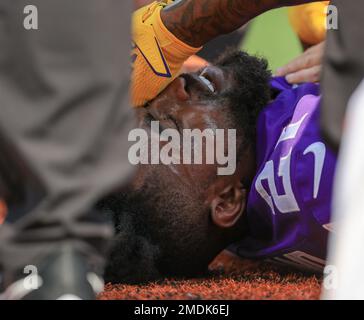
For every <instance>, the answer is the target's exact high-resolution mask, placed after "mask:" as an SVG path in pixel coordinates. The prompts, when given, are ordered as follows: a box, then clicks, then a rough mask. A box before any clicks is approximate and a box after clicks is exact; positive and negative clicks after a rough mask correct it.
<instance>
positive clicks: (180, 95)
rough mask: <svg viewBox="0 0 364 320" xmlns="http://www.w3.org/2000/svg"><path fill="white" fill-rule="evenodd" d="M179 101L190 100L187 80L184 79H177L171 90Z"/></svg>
mask: <svg viewBox="0 0 364 320" xmlns="http://www.w3.org/2000/svg"><path fill="white" fill-rule="evenodd" d="M169 89H170V90H171V91H172V93H173V95H174V96H175V97H176V99H177V100H179V101H181V102H184V101H187V100H188V99H189V98H190V94H189V93H188V91H187V88H186V80H185V79H184V78H183V77H178V78H176V79H175V80H174V81H173V82H172V83H171V85H170V88H169Z"/></svg>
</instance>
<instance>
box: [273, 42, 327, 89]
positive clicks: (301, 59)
mask: <svg viewBox="0 0 364 320" xmlns="http://www.w3.org/2000/svg"><path fill="white" fill-rule="evenodd" d="M324 49H325V41H323V42H321V43H319V44H317V45H315V46H313V47H311V48H309V49H307V50H306V51H305V52H304V53H303V54H301V55H300V56H298V57H297V58H296V59H294V60H293V61H291V62H289V63H288V64H286V65H285V66H284V67H282V68H279V69H278V70H277V71H276V74H275V75H276V76H279V77H283V76H285V77H286V80H287V82H289V83H292V84H293V83H303V82H319V81H320V77H321V70H322V59H323V56H324Z"/></svg>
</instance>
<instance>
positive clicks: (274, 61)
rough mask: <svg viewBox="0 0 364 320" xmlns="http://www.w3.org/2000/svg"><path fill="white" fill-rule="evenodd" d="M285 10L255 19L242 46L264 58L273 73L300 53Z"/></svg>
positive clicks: (271, 12) (275, 11)
mask: <svg viewBox="0 0 364 320" xmlns="http://www.w3.org/2000/svg"><path fill="white" fill-rule="evenodd" d="M287 10H288V9H287V8H281V9H276V10H272V11H270V12H267V13H265V14H263V15H261V16H259V17H257V18H256V19H255V20H254V21H253V22H252V23H251V24H250V28H249V31H248V34H247V36H246V38H245V40H244V43H243V45H242V48H243V49H244V50H245V51H247V52H249V53H251V54H258V55H260V56H264V57H266V58H267V59H268V61H269V66H270V68H271V69H272V71H273V72H274V71H275V70H276V69H277V68H278V67H280V66H282V65H284V64H286V63H287V62H289V61H290V60H292V58H294V57H296V56H297V55H299V54H300V53H301V52H302V48H301V45H300V43H299V40H298V38H297V36H296V34H295V33H294V32H293V30H292V28H291V26H290V24H289V21H288V15H287Z"/></svg>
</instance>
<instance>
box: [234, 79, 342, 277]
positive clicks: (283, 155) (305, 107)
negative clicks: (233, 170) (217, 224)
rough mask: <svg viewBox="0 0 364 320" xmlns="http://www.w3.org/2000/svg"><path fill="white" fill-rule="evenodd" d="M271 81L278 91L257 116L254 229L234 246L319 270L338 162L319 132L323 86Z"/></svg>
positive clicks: (253, 254)
mask: <svg viewBox="0 0 364 320" xmlns="http://www.w3.org/2000/svg"><path fill="white" fill-rule="evenodd" d="M271 86H272V88H274V89H275V90H277V91H278V92H279V94H278V96H277V98H276V99H275V100H274V101H273V102H271V103H270V104H269V105H268V106H267V107H266V109H265V110H264V111H263V112H262V113H261V115H260V116H259V120H258V125H257V168H258V170H257V175H256V177H255V179H254V181H253V184H252V188H251V191H250V194H249V200H248V207H247V219H248V225H249V232H248V233H247V234H246V235H244V237H243V239H242V240H241V241H239V242H238V243H236V244H234V245H233V246H231V248H230V249H231V250H232V251H233V252H235V253H237V254H238V255H240V256H242V257H245V258H274V259H275V260H278V261H281V262H283V261H285V260H287V263H290V264H295V265H301V264H302V265H303V266H304V267H307V268H309V269H313V270H317V269H319V268H318V267H319V266H322V265H323V264H324V261H323V260H325V258H326V246H327V236H328V232H327V230H326V229H325V228H324V225H326V224H328V223H329V222H330V212H331V195H332V186H333V178H334V171H335V165H336V157H335V155H334V154H333V153H332V152H331V150H329V148H328V147H327V146H326V145H325V144H324V143H323V140H322V138H321V136H320V129H319V104H320V92H319V89H320V88H319V86H318V85H316V84H303V85H300V86H297V87H295V88H293V87H292V86H290V85H289V84H288V83H287V82H286V81H285V80H284V79H283V78H275V79H273V80H272V83H271ZM306 260H307V261H306ZM310 267H312V268H310Z"/></svg>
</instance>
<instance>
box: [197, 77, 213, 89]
mask: <svg viewBox="0 0 364 320" xmlns="http://www.w3.org/2000/svg"><path fill="white" fill-rule="evenodd" d="M200 79H201V80H202V81H203V83H204V84H206V85H207V87H208V88H209V89H210V91H212V92H215V88H214V86H213V84H212V83H211V81H209V80H208V79H206V78H205V77H204V76H200Z"/></svg>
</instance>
